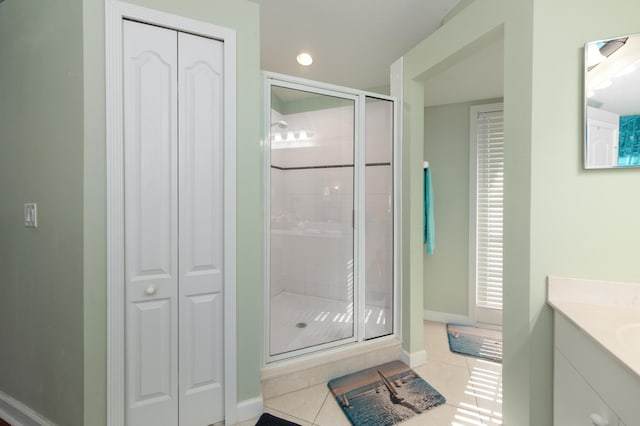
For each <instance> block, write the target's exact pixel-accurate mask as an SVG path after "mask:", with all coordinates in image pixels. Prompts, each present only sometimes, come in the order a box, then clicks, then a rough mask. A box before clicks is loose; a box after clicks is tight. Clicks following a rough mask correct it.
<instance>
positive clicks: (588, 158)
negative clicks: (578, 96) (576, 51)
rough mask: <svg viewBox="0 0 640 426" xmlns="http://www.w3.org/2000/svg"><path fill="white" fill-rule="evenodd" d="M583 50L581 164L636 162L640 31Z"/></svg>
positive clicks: (626, 164) (639, 119)
mask: <svg viewBox="0 0 640 426" xmlns="http://www.w3.org/2000/svg"><path fill="white" fill-rule="evenodd" d="M584 52H585V70H584V85H585V96H584V99H585V151H584V155H585V158H584V160H585V168H587V169H599V168H611V167H640V34H635V35H629V36H624V37H617V38H612V39H607V40H599V41H592V42H588V43H586V44H585V47H584Z"/></svg>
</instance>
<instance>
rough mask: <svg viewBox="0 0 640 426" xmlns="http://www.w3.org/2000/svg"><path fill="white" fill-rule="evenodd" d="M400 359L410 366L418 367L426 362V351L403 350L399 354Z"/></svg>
mask: <svg viewBox="0 0 640 426" xmlns="http://www.w3.org/2000/svg"><path fill="white" fill-rule="evenodd" d="M400 361H402V362H404V363H405V364H407V365H408V366H409V367H411V368H413V367H418V366H420V365H422V364H424V363H426V362H427V351H425V350H424V349H423V350H421V351H417V352H411V353H409V352H407V351H404V350H403V351H402V353H401V354H400Z"/></svg>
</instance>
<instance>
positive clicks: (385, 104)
mask: <svg viewBox="0 0 640 426" xmlns="http://www.w3.org/2000/svg"><path fill="white" fill-rule="evenodd" d="M393 132H394V128H393V102H392V101H390V100H386V99H379V98H374V97H370V96H367V97H366V100H365V168H364V169H365V172H364V173H365V213H364V214H365V225H364V232H365V237H364V240H365V248H364V252H365V269H364V282H365V312H364V320H365V325H364V330H365V339H372V338H375V337H381V336H386V335H388V334H392V333H393V304H394V285H393V276H394V275H393V274H394V270H393V266H394V262H393V260H394V250H393V246H394V240H393V223H394V222H393V212H394V208H393V207H394V202H393V196H394V194H393Z"/></svg>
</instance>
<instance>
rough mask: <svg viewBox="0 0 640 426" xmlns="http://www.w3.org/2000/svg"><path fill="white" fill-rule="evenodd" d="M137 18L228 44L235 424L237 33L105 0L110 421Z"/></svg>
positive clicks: (120, 410) (228, 352)
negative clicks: (128, 78)
mask: <svg viewBox="0 0 640 426" xmlns="http://www.w3.org/2000/svg"><path fill="white" fill-rule="evenodd" d="M123 19H133V20H136V21H140V22H145V23H148V24H153V25H158V26H162V27H165V28H170V29H175V30H179V31H185V32H189V33H192V34H197V35H201V36H204V37H210V38H214V39H217V40H221V41H223V42H224V139H225V141H224V169H225V170H224V188H225V193H224V204H225V206H224V224H225V226H224V253H225V255H224V270H225V279H224V281H225V288H224V306H225V309H224V322H225V326H224V330H225V331H224V346H225V347H224V370H225V373H224V375H225V376H224V388H225V420H226V422H227V423H228V424H233V423H235V422H236V416H237V391H236V389H237V383H236V376H237V375H236V370H237V366H236V33H235V31H234V30H232V29H228V28H223V27H219V26H216V25H213V24H209V23H206V22H201V21H196V20H193V19H189V18H184V17H181V16H176V15H171V14H168V13H165V12H160V11H156V10H153V9H147V8H144V7H140V6H135V5H131V4H128V3H124V2H121V1H118V0H105V56H106V58H105V59H106V150H107V152H106V157H107V164H106V166H107V425H109V426H121V425H124V424H125V412H126V406H125V383H126V382H125V343H124V342H125V330H124V317H125V306H124V186H123V182H124V180H123V173H122V170H123V163H124V157H123V140H122V131H123V122H122V115H123V97H122V84H123V82H122V20H123Z"/></svg>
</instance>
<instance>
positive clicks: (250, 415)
mask: <svg viewBox="0 0 640 426" xmlns="http://www.w3.org/2000/svg"><path fill="white" fill-rule="evenodd" d="M263 411H264V407H263V405H262V396H258V397H256V398H251V399H245V400H244V401H239V402H238V411H237V413H236V414H237V416H236V417H237V420H238V423H240V422H246V421H247V420H251V419H257V418H258V417H260V416H261V415H262V412H263Z"/></svg>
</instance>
